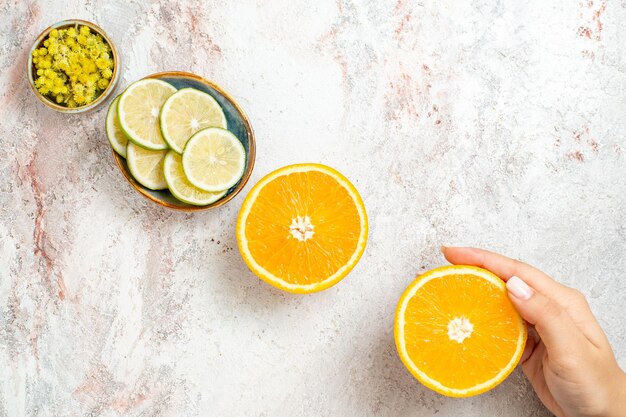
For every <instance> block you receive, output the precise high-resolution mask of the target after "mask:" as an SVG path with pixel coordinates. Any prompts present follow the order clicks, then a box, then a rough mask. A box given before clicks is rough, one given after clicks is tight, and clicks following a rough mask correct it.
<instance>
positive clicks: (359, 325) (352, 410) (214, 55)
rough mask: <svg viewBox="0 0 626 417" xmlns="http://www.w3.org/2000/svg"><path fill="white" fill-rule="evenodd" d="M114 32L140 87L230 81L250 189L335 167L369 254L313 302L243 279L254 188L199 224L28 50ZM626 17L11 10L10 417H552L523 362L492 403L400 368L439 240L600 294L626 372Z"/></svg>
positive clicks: (36, 6) (184, 8)
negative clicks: (408, 309) (46, 79)
mask: <svg viewBox="0 0 626 417" xmlns="http://www.w3.org/2000/svg"><path fill="white" fill-rule="evenodd" d="M66 18H84V19H87V20H92V21H95V22H97V23H99V24H100V25H102V26H103V27H104V28H105V29H106V30H107V31H108V32H109V34H110V35H111V36H112V37H113V39H115V40H116V41H117V43H118V46H119V49H120V50H121V51H122V54H123V73H122V80H121V87H124V86H126V85H128V83H129V82H131V81H133V80H136V79H138V78H139V77H141V76H144V75H147V74H149V73H152V72H156V71H162V70H185V71H192V72H196V73H198V74H201V75H203V76H205V77H207V78H209V79H212V80H214V81H215V82H217V83H218V84H220V85H222V86H223V87H224V88H225V89H227V90H228V91H230V92H231V93H232V94H233V95H234V96H235V97H236V98H237V99H238V100H239V102H240V103H241V104H242V106H243V107H244V108H245V110H246V111H247V112H248V114H249V116H250V118H251V120H252V123H253V126H254V128H255V130H256V132H257V137H258V158H257V165H256V169H255V172H254V174H253V178H252V181H253V182H254V181H256V180H258V179H259V178H260V177H261V176H262V175H264V174H265V173H267V172H268V171H270V170H272V169H274V168H277V167H279V166H282V165H285V164H288V163H293V162H301V161H313V162H323V163H326V164H329V165H331V166H334V167H336V168H338V169H340V170H341V171H343V172H344V173H345V174H346V175H347V176H348V177H349V178H351V179H352V180H353V182H354V183H355V184H356V186H357V187H358V188H359V190H360V191H361V193H362V195H363V197H364V200H365V202H366V205H367V209H368V212H369V215H370V222H371V234H370V241H369V246H368V248H367V250H366V253H365V255H364V257H363V259H362V261H361V262H360V264H359V265H358V266H357V268H356V269H355V270H354V271H353V272H352V273H351V274H350V275H349V276H348V278H346V279H345V280H344V281H343V282H342V283H340V284H339V285H337V286H335V287H333V288H331V289H329V290H328V291H325V292H323V293H320V294H316V295H312V296H305V297H298V296H292V295H287V294H283V293H280V292H279V291H277V290H274V289H272V288H270V287H268V286H267V285H265V284H263V283H261V282H259V280H258V279H256V278H255V277H254V276H252V275H251V274H250V272H248V270H247V269H246V267H245V266H244V264H243V262H242V261H241V259H240V256H239V254H238V252H237V249H236V243H235V238H234V223H235V218H236V215H237V211H238V209H239V206H240V204H241V201H242V198H243V195H244V194H245V191H247V189H246V190H245V191H244V194H242V195H240V196H238V197H237V198H236V199H234V200H233V201H232V202H231V203H229V204H228V205H227V206H225V207H223V208H220V209H218V210H215V211H211V212H207V213H201V214H196V215H188V214H181V213H176V212H170V211H165V210H163V209H160V208H158V207H155V206H153V205H151V204H150V203H149V202H147V201H146V200H144V199H143V198H141V197H140V196H139V195H137V194H136V193H135V192H134V191H133V190H131V188H130V187H129V186H128V185H127V184H126V183H125V182H124V181H123V179H122V177H121V175H120V174H119V172H117V171H116V168H115V167H114V164H113V160H112V157H111V152H110V149H109V145H108V143H107V141H106V138H105V135H104V129H103V124H104V116H105V111H104V110H100V111H98V112H96V113H92V114H88V115H84V116H66V115H61V114H57V113H53V112H52V111H49V110H48V109H46V108H45V107H43V106H42V105H41V104H39V103H38V102H37V101H36V100H35V99H34V97H32V96H31V92H30V91H29V89H28V85H27V80H26V77H25V71H24V67H25V62H26V55H25V53H26V50H27V49H28V47H29V45H30V42H32V41H33V39H34V38H35V36H36V35H37V34H38V33H39V31H41V30H42V29H43V28H45V27H46V26H48V25H49V24H51V23H53V22H55V21H58V20H62V19H66ZM624 22H626V5H625V4H624V2H623V1H621V2H620V1H614V0H606V1H598V0H593V1H584V2H578V1H571V0H554V1H544V0H529V1H527V2H520V1H517V0H504V1H500V2H491V1H487V0H478V1H474V2H453V3H451V2H437V1H417V0H415V1H410V0H399V1H397V0H389V1H385V0H383V1H375V0H365V1H359V2H357V1H354V2H353V1H346V0H338V1H334V0H333V1H325V0H324V1H316V2H304V1H287V0H281V1H267V0H258V1H252V0H249V1H248V0H246V1H242V2H236V3H233V2H229V1H225V0H217V1H212V2H182V1H181V2H168V1H165V0H158V1H151V2H144V1H122V0H112V1H106V2H105V1H95V0H92V1H87V2H84V3H83V2H78V1H70V0H60V1H57V0H42V1H38V2H25V1H21V0H20V1H9V0H0V94H1V95H0V141H1V146H0V175H1V176H2V178H3V181H2V182H1V183H0V219H1V222H0V238H1V240H0V416H2V417H5V416H11V417H12V416H87V415H88V416H238V415H246V416H348V415H354V416H365V415H376V416H416V415H419V416H434V415H437V416H453V415H454V416H456V415H463V416H470V417H472V416H485V415H495V414H496V413H497V415H499V416H501V417H508V416H511V417H512V416H547V415H549V414H548V413H547V412H546V411H545V410H543V408H542V407H541V405H540V404H539V402H538V401H537V400H536V398H535V396H534V394H533V393H532V390H531V389H530V386H529V385H528V384H527V383H526V381H525V379H524V377H523V376H522V375H521V373H520V372H518V371H516V372H515V373H514V374H513V375H512V376H511V377H510V378H509V379H508V380H506V381H505V382H504V383H503V384H502V385H501V386H499V387H498V388H496V389H495V390H493V391H491V392H489V393H487V394H485V395H482V396H480V397H476V398H472V399H466V400H453V399H447V398H444V397H441V396H439V395H437V394H434V393H432V392H430V391H429V390H427V389H426V388H424V387H422V386H421V385H420V384H419V383H418V382H416V381H415V380H413V378H412V377H411V376H410V375H409V374H408V372H407V371H406V370H405V369H404V368H403V366H402V365H401V363H400V361H399V360H398V358H397V355H396V352H395V347H394V344H393V337H392V323H393V311H394V308H395V304H396V302H397V299H398V297H399V295H400V293H401V292H402V290H403V289H404V288H405V286H406V285H407V284H408V283H409V282H410V281H411V280H412V279H413V277H414V276H415V274H417V273H419V272H420V271H422V270H423V269H426V268H431V267H435V266H439V265H441V264H442V263H443V262H444V261H443V260H442V258H441V256H440V255H439V253H438V247H439V245H440V244H442V243H447V244H471V245H478V246H485V247H489V248H492V249H495V250H498V251H501V252H504V253H506V254H509V255H511V256H515V257H519V258H522V259H525V260H527V261H529V262H532V263H535V264H537V265H538V266H540V267H541V268H543V269H545V270H546V271H548V272H549V273H551V274H553V275H554V276H555V277H557V278H558V279H560V280H561V281H563V282H565V283H566V284H568V285H573V286H576V287H578V288H580V289H581V290H582V291H583V292H584V293H585V294H586V295H587V296H588V298H589V300H590V303H591V305H592V308H593V309H594V311H595V312H596V313H597V315H598V317H599V320H600V322H601V324H602V325H603V327H604V329H605V330H606V331H607V334H608V336H609V338H610V340H611V342H612V343H613V346H614V348H615V350H616V353H617V354H618V357H619V361H620V363H621V365H622V366H626V328H625V327H624V325H623V323H624V320H625V313H624V311H625V310H626V280H624V278H623V275H624V273H625V272H626V257H624V253H626V220H625V218H626V216H625V214H626V192H625V191H626V142H625V139H624V138H625V136H626V123H625V122H624V120H625V119H624V114H626V98H625V97H626V58H625V57H626V40H625V38H624V36H625V35H624V34H625V33H626V30H625V29H626V28H625V26H624Z"/></svg>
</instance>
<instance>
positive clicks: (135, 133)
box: [117, 78, 176, 150]
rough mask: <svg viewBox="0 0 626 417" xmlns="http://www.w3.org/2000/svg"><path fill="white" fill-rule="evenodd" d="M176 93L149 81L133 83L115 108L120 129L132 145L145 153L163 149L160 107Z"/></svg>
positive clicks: (159, 81) (165, 144)
mask: <svg viewBox="0 0 626 417" xmlns="http://www.w3.org/2000/svg"><path fill="white" fill-rule="evenodd" d="M175 92H176V88H174V87H173V86H172V85H171V84H168V83H166V82H165V81H161V80H155V79H152V78H149V79H145V80H140V81H137V82H136V83H133V84H131V85H130V87H128V88H127V89H126V91H124V92H123V93H122V95H121V96H120V101H119V103H118V105H117V113H118V118H119V122H120V127H121V128H122V130H123V131H124V133H125V134H126V136H128V139H130V140H131V141H132V142H134V143H135V144H137V145H139V146H142V147H144V148H146V149H152V150H162V149H167V143H165V141H164V140H163V136H162V135H161V129H160V127H159V114H160V112H161V107H162V106H163V103H165V100H167V99H168V97H169V96H171V95H172V94H174V93H175Z"/></svg>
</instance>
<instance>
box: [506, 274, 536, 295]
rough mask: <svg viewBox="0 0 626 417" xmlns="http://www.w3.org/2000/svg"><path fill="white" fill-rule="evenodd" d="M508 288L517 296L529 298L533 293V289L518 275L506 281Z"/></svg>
mask: <svg viewBox="0 0 626 417" xmlns="http://www.w3.org/2000/svg"><path fill="white" fill-rule="evenodd" d="M506 288H507V290H509V292H510V293H511V294H513V295H514V296H515V297H516V298H519V299H521V300H528V299H529V298H530V297H532V295H533V290H532V289H531V288H530V287H529V286H528V284H526V283H525V282H524V281H522V280H521V279H520V278H518V277H511V278H509V280H508V281H507V282H506Z"/></svg>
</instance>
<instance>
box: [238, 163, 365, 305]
mask: <svg viewBox="0 0 626 417" xmlns="http://www.w3.org/2000/svg"><path fill="white" fill-rule="evenodd" d="M366 241H367V215H366V213H365V207H364V205H363V201H362V200H361V197H360V196H359V193H358V192H357V190H356V188H354V186H353V185H352V184H351V183H350V181H348V179H347V178H346V177H344V176H343V175H341V174H340V173H339V172H337V171H335V170H334V169H332V168H330V167H327V166H324V165H319V164H297V165H290V166H286V167H284V168H281V169H279V170H277V171H274V172H272V173H271V174H269V175H267V176H266V177H264V178H263V179H261V180H260V181H259V182H258V183H257V184H256V185H255V186H254V187H253V188H252V190H251V191H250V193H249V194H248V196H247V197H246V199H245V200H244V202H243V206H242V207H241V211H240V213H239V218H238V219H237V243H238V244H239V250H240V251H241V255H242V257H243V259H244V261H245V262H246V264H247V265H248V267H249V268H250V269H251V270H252V271H253V272H254V273H255V274H256V275H257V276H258V277H259V278H261V279H262V280H264V281H266V282H268V283H269V284H271V285H273V286H275V287H278V288H280V289H283V290H285V291H289V292H294V293H311V292H316V291H321V290H323V289H326V288H328V287H330V286H332V285H334V284H336V283H337V282H339V281H340V280H341V279H342V278H343V277H344V276H346V275H347V274H348V272H350V270H351V269H352V268H353V267H354V266H355V265H356V264H357V262H358V261H359V259H360V258H361V255H362V254H363V251H364V250H365V243H366Z"/></svg>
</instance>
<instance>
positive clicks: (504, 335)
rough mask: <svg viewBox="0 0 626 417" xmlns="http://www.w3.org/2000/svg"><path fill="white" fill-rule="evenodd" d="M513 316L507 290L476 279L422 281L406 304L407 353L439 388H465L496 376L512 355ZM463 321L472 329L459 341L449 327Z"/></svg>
mask: <svg viewBox="0 0 626 417" xmlns="http://www.w3.org/2000/svg"><path fill="white" fill-rule="evenodd" d="M516 314H517V313H516V312H515V310H514V308H513V306H512V304H511V302H510V301H509V299H508V297H507V295H506V293H505V291H503V290H502V289H500V288H498V287H496V286H495V285H494V284H492V283H490V282H489V281H487V280H485V279H483V278H480V277H477V276H474V275H448V276H446V277H444V278H441V279H433V280H431V281H428V282H426V283H425V284H424V285H423V286H422V287H421V288H420V289H418V290H417V292H416V293H415V295H414V296H413V297H412V298H411V299H410V300H409V302H408V305H407V308H406V315H405V317H406V322H405V328H404V332H405V333H404V334H405V342H406V350H407V353H408V356H409V357H410V358H411V360H412V361H413V363H415V365H416V366H417V368H419V369H420V370H421V371H422V372H424V373H425V374H426V375H428V376H429V377H430V378H432V379H434V380H435V381H438V382H440V383H441V384H442V385H444V386H446V387H449V388H455V389H468V388H471V387H474V386H476V385H477V384H480V383H483V382H486V381H488V380H490V379H492V378H494V377H495V376H496V375H497V374H498V373H499V372H500V371H501V370H502V369H503V368H505V367H506V366H507V364H508V363H509V362H510V360H511V358H512V357H513V355H514V354H515V350H516V347H517V341H518V338H519V325H518V322H517V316H516ZM457 317H465V318H467V319H468V320H469V321H470V322H471V323H472V324H473V326H474V328H473V332H472V333H471V335H470V337H468V338H467V339H465V340H463V342H462V343H459V342H457V341H455V340H452V339H450V337H449V336H448V323H449V322H450V321H451V320H453V319H454V318H457Z"/></svg>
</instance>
